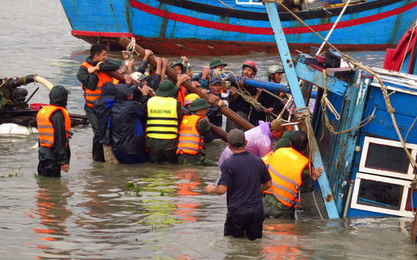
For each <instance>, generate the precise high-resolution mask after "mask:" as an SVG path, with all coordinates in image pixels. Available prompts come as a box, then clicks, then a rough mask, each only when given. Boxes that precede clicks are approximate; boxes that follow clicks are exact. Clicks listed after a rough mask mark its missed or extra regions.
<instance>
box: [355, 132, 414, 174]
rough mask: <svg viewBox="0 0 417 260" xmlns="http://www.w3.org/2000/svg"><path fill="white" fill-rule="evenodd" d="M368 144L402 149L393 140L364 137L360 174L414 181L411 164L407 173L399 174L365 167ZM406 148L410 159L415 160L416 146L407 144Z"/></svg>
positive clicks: (398, 143)
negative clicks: (408, 150) (409, 152)
mask: <svg viewBox="0 0 417 260" xmlns="http://www.w3.org/2000/svg"><path fill="white" fill-rule="evenodd" d="M370 143H375V144H379V145H387V146H393V147H402V145H401V143H400V142H399V141H393V140H387V139H382V138H375V137H369V136H365V140H364V143H363V148H362V153H361V160H360V163H359V171H360V172H365V173H371V174H377V175H382V176H387V177H391V178H400V179H407V180H413V179H414V174H413V167H412V166H411V163H409V164H408V170H407V173H399V172H393V171H387V170H379V169H373V168H368V167H366V166H365V163H366V157H367V154H368V149H369V144H370ZM406 146H407V148H408V149H410V150H411V157H412V158H416V155H417V145H415V144H409V143H407V144H406Z"/></svg>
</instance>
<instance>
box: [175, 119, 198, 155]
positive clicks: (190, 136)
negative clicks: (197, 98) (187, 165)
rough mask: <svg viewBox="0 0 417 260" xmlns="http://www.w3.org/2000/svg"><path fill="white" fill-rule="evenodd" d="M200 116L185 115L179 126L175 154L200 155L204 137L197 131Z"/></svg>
mask: <svg viewBox="0 0 417 260" xmlns="http://www.w3.org/2000/svg"><path fill="white" fill-rule="evenodd" d="M201 118H203V117H202V116H198V115H185V116H184V117H183V119H182V122H181V125H180V136H179V139H178V148H177V154H202V153H203V149H204V147H203V145H204V137H203V136H202V135H200V132H198V130H197V124H198V121H200V119H201Z"/></svg>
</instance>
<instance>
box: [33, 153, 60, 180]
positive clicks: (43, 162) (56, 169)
mask: <svg viewBox="0 0 417 260" xmlns="http://www.w3.org/2000/svg"><path fill="white" fill-rule="evenodd" d="M38 175H40V176H45V177H61V165H60V164H59V163H58V162H57V160H56V159H55V155H54V151H53V150H52V149H50V148H46V147H42V146H41V147H39V164H38Z"/></svg>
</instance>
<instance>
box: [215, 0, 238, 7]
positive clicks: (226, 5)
mask: <svg viewBox="0 0 417 260" xmlns="http://www.w3.org/2000/svg"><path fill="white" fill-rule="evenodd" d="M217 1H219V2H220V3H221V4H222V5H224V6H225V7H227V8H229V9H234V8H233V7H231V6H230V5H228V4H226V3H225V2H223V1H222V0H217Z"/></svg>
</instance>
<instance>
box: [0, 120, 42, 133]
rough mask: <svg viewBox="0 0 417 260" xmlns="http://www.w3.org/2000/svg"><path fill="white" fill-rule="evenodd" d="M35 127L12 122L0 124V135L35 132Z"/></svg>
mask: <svg viewBox="0 0 417 260" xmlns="http://www.w3.org/2000/svg"><path fill="white" fill-rule="evenodd" d="M37 133H38V129H36V127H30V126H22V125H17V124H13V123H5V124H1V125H0V135H30V134H37Z"/></svg>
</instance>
